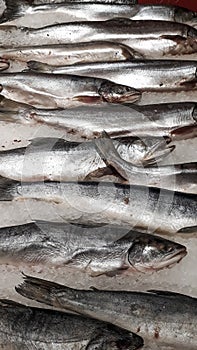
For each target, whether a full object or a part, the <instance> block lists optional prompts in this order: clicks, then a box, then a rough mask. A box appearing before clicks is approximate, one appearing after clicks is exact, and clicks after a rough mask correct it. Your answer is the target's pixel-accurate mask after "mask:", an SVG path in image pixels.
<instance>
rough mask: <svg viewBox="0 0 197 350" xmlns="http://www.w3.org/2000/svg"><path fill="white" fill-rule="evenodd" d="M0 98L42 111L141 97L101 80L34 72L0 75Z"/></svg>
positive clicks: (124, 100)
mask: <svg viewBox="0 0 197 350" xmlns="http://www.w3.org/2000/svg"><path fill="white" fill-rule="evenodd" d="M0 95H2V96H4V97H6V98H8V99H11V100H13V101H16V102H21V103H25V104H29V105H31V106H33V107H37V108H43V109H57V108H72V107H76V106H81V105H84V104H87V105H88V104H102V103H106V102H110V103H123V102H136V101H137V100H139V98H140V96H141V94H140V92H138V91H137V90H135V89H133V88H130V87H128V86H124V85H119V84H114V83H112V82H109V81H107V80H103V79H95V78H88V77H79V76H76V75H74V76H73V75H61V74H60V75H53V74H36V73H16V74H15V73H10V74H9V73H2V74H0Z"/></svg>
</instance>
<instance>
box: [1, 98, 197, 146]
mask: <svg viewBox="0 0 197 350" xmlns="http://www.w3.org/2000/svg"><path fill="white" fill-rule="evenodd" d="M0 120H1V121H3V122H12V123H19V124H24V125H25V124H31V125H32V127H33V125H35V127H36V126H37V125H39V124H40V125H48V126H50V127H53V128H54V129H60V130H62V132H63V133H64V135H65V139H66V140H68V141H71V142H73V141H74V142H84V141H88V140H91V139H94V138H95V137H100V136H101V135H102V132H103V127H105V130H106V132H107V133H108V134H109V136H110V137H111V138H117V137H120V138H123V137H129V138H130V137H141V138H144V137H148V138H149V140H151V139H152V140H153V143H154V138H153V135H154V137H155V138H157V137H171V134H172V133H173V139H174V140H176V134H177V138H178V139H185V137H186V134H188V133H187V130H186V129H184V127H191V128H193V129H197V108H196V103H193V102H191V103H189V102H184V103H169V104H168V103H164V104H155V105H144V106H137V105H134V104H129V105H123V104H121V105H120V104H119V105H118V104H116V105H112V104H106V105H105V106H99V107H98V106H96V105H95V106H93V107H92V106H82V107H78V108H73V109H64V110H50V111H47V110H43V109H35V108H32V107H30V106H27V105H22V104H18V103H14V102H12V101H9V100H7V99H3V100H2V101H1V103H0ZM179 131H180V132H179ZM188 136H189V135H188ZM191 136H192V135H191ZM160 141H161V140H160ZM160 141H159V140H158V142H160ZM138 143H139V146H140V145H142V153H144V146H143V144H142V143H141V141H139V142H138ZM145 144H146V145H148V144H149V141H148V139H146V140H145ZM136 146H137V145H136ZM137 148H138V146H137ZM147 151H148V150H147ZM145 152H146V150H145Z"/></svg>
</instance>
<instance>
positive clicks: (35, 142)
mask: <svg viewBox="0 0 197 350" xmlns="http://www.w3.org/2000/svg"><path fill="white" fill-rule="evenodd" d="M29 141H30V144H29V146H33V147H38V148H39V149H40V148H44V149H52V148H53V147H54V146H64V145H65V144H66V143H67V141H65V140H64V139H60V138H55V137H36V138H35V139H31V140H29Z"/></svg>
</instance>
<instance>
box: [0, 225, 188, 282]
mask: <svg viewBox="0 0 197 350" xmlns="http://www.w3.org/2000/svg"><path fill="white" fill-rule="evenodd" d="M186 255H187V249H186V247H185V246H183V245H181V244H178V243H176V242H172V241H170V240H167V239H165V238H162V237H159V236H155V235H150V234H146V233H140V232H137V231H132V230H131V231H129V232H128V231H127V230H125V229H124V230H123V229H121V228H116V227H110V226H103V227H98V228H97V227H83V226H77V225H70V224H67V225H66V224H64V223H63V224H62V223H48V222H35V223H30V224H25V225H19V226H12V227H4V228H0V263H1V264H2V263H3V264H11V265H18V264H21V263H25V265H27V264H30V265H31V266H32V265H39V266H40V265H41V266H43V267H45V266H48V267H49V266H51V267H53V268H56V267H58V268H61V269H63V270H64V269H66V268H67V267H68V268H69V267H71V268H74V269H77V270H79V271H82V272H85V273H86V274H88V275H90V276H92V277H96V276H99V275H103V274H105V275H106V276H114V275H116V274H125V273H126V274H131V275H132V274H134V273H146V272H150V271H151V272H154V271H159V270H162V269H164V268H167V267H168V268H169V267H173V266H174V265H175V264H177V263H178V262H180V261H181V260H182V259H183V258H184V257H185V256H186Z"/></svg>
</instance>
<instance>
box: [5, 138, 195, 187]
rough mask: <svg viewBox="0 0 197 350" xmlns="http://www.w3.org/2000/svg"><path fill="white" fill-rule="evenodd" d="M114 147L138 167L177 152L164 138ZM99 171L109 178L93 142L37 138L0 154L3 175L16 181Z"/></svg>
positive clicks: (75, 176)
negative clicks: (173, 151)
mask: <svg viewBox="0 0 197 350" xmlns="http://www.w3.org/2000/svg"><path fill="white" fill-rule="evenodd" d="M114 145H115V147H116V149H118V152H120V154H121V156H122V157H123V158H124V159H125V160H127V161H129V162H131V163H132V164H135V166H139V165H141V166H142V165H143V162H144V164H147V163H148V164H152V163H153V164H154V163H155V162H156V159H157V161H158V160H162V159H163V158H164V157H165V156H167V155H168V154H169V153H170V152H171V151H172V150H173V149H174V147H173V146H171V147H172V148H171V147H167V144H166V142H165V140H164V139H150V140H149V139H144V140H141V139H137V138H129V139H126V140H125V139H124V138H123V139H118V140H114ZM99 169H100V171H101V169H103V172H104V174H105V173H106V175H107V173H108V172H109V175H110V169H107V168H106V165H105V162H104V161H103V160H102V158H101V157H100V156H99V154H98V152H97V150H96V147H95V144H94V142H84V143H82V144H80V143H77V142H76V143H75V142H66V141H65V140H63V139H55V138H37V139H34V140H32V141H31V143H30V145H29V146H28V147H27V148H26V147H23V148H18V149H13V150H8V151H2V152H0V175H1V176H3V177H7V178H12V179H14V180H17V181H21V180H22V181H41V180H51V181H84V180H85V179H86V177H87V176H88V175H89V174H90V173H93V172H96V171H99ZM192 170H193V173H194V172H195V170H194V167H193V169H190V167H189V166H188V168H187V167H186V166H185V169H183V170H181V167H180V166H176V167H175V168H174V167H173V166H172V167H171V168H170V169H169V172H170V174H171V173H172V174H179V173H182V172H186V171H188V173H189V171H192ZM142 171H143V170H142ZM138 172H139V173H140V168H139V169H138ZM153 172H154V170H153ZM101 173H102V172H101ZM158 173H159V170H158V172H157V174H158ZM98 177H99V176H98ZM101 179H102V177H101Z"/></svg>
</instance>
